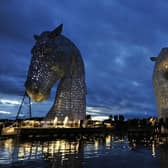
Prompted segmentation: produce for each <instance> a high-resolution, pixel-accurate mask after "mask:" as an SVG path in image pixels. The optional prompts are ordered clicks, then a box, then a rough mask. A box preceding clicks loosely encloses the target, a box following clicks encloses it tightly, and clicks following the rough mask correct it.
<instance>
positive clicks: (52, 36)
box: [48, 24, 63, 38]
mask: <svg viewBox="0 0 168 168" xmlns="http://www.w3.org/2000/svg"><path fill="white" fill-rule="evenodd" d="M62 29H63V24H60V25H59V26H58V27H57V28H55V29H54V30H53V31H52V32H51V33H50V34H49V35H48V36H49V37H50V38H55V37H56V36H58V35H60V34H61V32H62Z"/></svg>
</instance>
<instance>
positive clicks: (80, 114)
mask: <svg viewBox="0 0 168 168" xmlns="http://www.w3.org/2000/svg"><path fill="white" fill-rule="evenodd" d="M62 27H63V25H62V24H61V25H60V26H58V27H57V28H56V29H55V30H53V31H51V32H49V31H46V32H42V33H41V35H40V36H37V35H34V38H35V40H36V43H35V45H34V47H33V48H32V51H31V53H32V59H31V64H30V67H29V71H28V75H27V80H26V83H25V87H26V92H27V94H28V96H29V97H30V98H31V99H32V100H33V101H36V102H41V101H43V100H45V99H47V98H48V97H49V95H50V91H51V88H52V87H53V85H54V84H55V83H56V81H57V80H60V82H59V85H58V89H57V92H56V97H55V101H54V104H53V106H52V108H51V109H50V111H49V112H48V114H47V116H46V119H47V120H54V119H55V118H57V119H58V120H59V121H63V120H65V118H66V120H67V119H68V121H79V120H83V119H84V118H85V115H86V100H85V97H86V85H85V71H84V63H83V60H82V57H81V54H80V51H79V50H78V48H77V47H76V46H75V45H74V43H73V42H71V41H70V40H69V39H67V38H66V37H65V36H63V35H61V32H62Z"/></svg>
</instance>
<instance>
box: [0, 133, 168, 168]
mask: <svg viewBox="0 0 168 168" xmlns="http://www.w3.org/2000/svg"><path fill="white" fill-rule="evenodd" d="M167 156H168V147H166V148H165V147H164V148H163V147H162V146H159V143H158V139H157V138H155V139H151V138H146V139H145V138H144V139H141V141H139V139H138V140H137V139H134V138H131V137H128V136H124V135H120V136H118V135H117V136H116V135H106V136H104V135H103V136H92V137H87V136H86V137H84V136H82V137H77V138H74V139H56V140H52V141H51V140H50V141H32V142H30V141H29V142H25V141H24V142H23V141H22V142H21V141H20V140H19V139H6V140H1V141H0V167H5V168H6V167H19V168H20V167H25V168H30V167H32V165H33V166H34V167H51V168H67V167H68V168H87V167H88V168H90V167H98V168H99V167H105V168H108V167H109V168H110V167H125V168H126V167H129V168H130V167H137V168H138V167H139V168H140V167H141V168H142V167H153V168H159V167H160V161H161V164H162V168H164V165H166V164H167V165H168V161H167V160H168V157H167Z"/></svg>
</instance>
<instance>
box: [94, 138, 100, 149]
mask: <svg viewBox="0 0 168 168" xmlns="http://www.w3.org/2000/svg"><path fill="white" fill-rule="evenodd" d="M98 148H99V141H98V140H95V143H94V149H95V150H96V151H97V150H98Z"/></svg>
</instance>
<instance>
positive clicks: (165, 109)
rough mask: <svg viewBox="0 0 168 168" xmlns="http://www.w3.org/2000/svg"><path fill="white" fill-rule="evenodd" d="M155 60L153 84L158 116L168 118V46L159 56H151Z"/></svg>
mask: <svg viewBox="0 0 168 168" xmlns="http://www.w3.org/2000/svg"><path fill="white" fill-rule="evenodd" d="M151 60H152V61H155V67H154V72H153V85H154V90H155V96H156V102H157V108H158V117H159V118H163V119H164V120H165V119H166V118H168V48H163V49H162V50H161V52H160V54H159V56H158V57H151Z"/></svg>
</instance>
